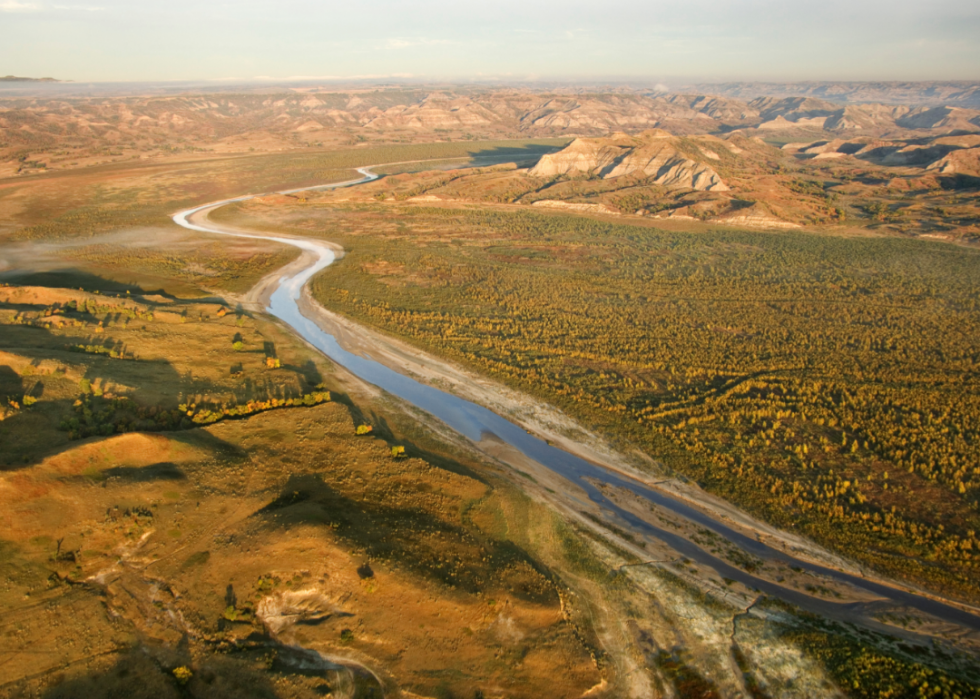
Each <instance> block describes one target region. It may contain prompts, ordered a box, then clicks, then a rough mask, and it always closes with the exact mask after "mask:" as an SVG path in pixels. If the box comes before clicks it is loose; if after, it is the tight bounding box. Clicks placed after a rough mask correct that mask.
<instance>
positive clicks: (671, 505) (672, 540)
mask: <svg viewBox="0 0 980 699" xmlns="http://www.w3.org/2000/svg"><path fill="white" fill-rule="evenodd" d="M358 172H359V173H360V174H361V175H363V177H362V178H361V179H358V180H350V181H347V182H340V183H337V184H332V185H321V186H317V187H304V188H300V189H291V190H286V191H282V192H278V193H279V194H292V193H296V192H300V191H308V190H316V189H331V188H337V187H348V186H352V185H356V184H362V183H364V182H370V181H371V180H374V179H377V177H378V176H377V175H375V174H373V173H372V172H371V171H370V170H369V169H368V168H361V169H358ZM256 196H262V195H251V196H243V197H237V198H234V199H226V200H223V201H219V202H212V203H210V204H205V205H203V206H198V207H196V208H193V209H188V210H186V211H182V212H180V213H178V214H176V215H174V217H173V220H174V222H175V223H177V224H178V225H180V226H183V227H184V228H187V229H189V230H193V231H199V232H202V233H214V234H219V235H232V236H238V237H244V238H255V239H260V240H271V241H275V242H278V243H282V244H284V245H291V246H294V247H297V248H299V249H301V250H303V251H304V252H306V253H308V254H309V255H310V256H311V257H312V260H313V261H312V263H311V264H309V265H308V266H307V267H305V268H303V269H302V270H300V271H299V272H296V273H295V274H292V275H291V276H284V277H282V278H281V279H280V280H279V282H278V285H277V286H276V288H275V290H274V291H273V292H272V294H271V297H270V300H269V304H268V308H267V311H268V312H269V313H270V314H272V315H273V316H275V317H277V318H279V319H280V320H282V321H284V322H285V323H286V324H288V325H289V326H290V327H292V328H293V329H294V330H295V331H296V332H297V333H298V334H299V335H300V336H301V337H302V338H303V339H305V340H306V341H307V342H309V343H310V344H311V345H313V346H314V347H316V348H317V349H318V350H320V351H321V352H322V353H323V354H324V355H326V356H327V357H328V358H330V359H331V360H332V361H334V362H336V363H337V364H339V365H341V366H343V367H344V368H346V369H347V370H348V371H350V372H351V373H353V374H354V375H355V376H357V377H359V378H361V379H363V380H364V381H367V382H368V383H371V384H374V385H375V386H378V387H379V388H382V389H384V390H385V391H387V392H389V393H391V394H393V395H395V396H398V397H399V398H401V399H403V400H405V401H407V402H409V403H411V404H412V405H414V406H416V407H418V408H420V409H421V410H423V411H425V412H427V413H429V414H430V415H432V416H434V417H435V418H437V419H439V420H441V421H442V422H443V423H445V424H446V425H447V426H448V427H450V428H451V429H453V430H455V431H456V432H457V433H459V434H461V435H463V436H464V437H466V438H467V439H469V440H471V441H472V442H474V443H479V442H480V441H481V440H482V439H484V438H485V437H486V436H487V435H493V436H495V437H496V438H497V439H499V440H501V441H502V442H505V443H506V444H508V445H510V446H511V447H513V448H515V449H517V450H518V451H519V452H520V453H522V454H523V455H524V456H526V457H528V458H529V459H532V460H533V461H536V462H537V463H539V464H541V465H542V466H544V467H546V468H548V469H550V470H552V471H554V472H556V473H557V474H559V475H561V476H563V477H565V478H567V479H568V480H569V481H571V482H573V483H575V484H577V485H578V486H580V487H581V488H582V489H584V490H585V492H586V493H587V494H588V496H589V498H590V499H591V500H592V501H593V502H595V503H596V504H597V505H599V506H600V507H602V508H603V509H605V510H607V511H609V512H611V513H613V514H615V515H617V516H618V517H619V518H620V519H621V520H623V521H625V522H628V523H629V525H631V526H632V527H633V528H634V529H635V530H637V531H639V532H642V533H643V534H645V535H648V536H651V537H654V538H656V539H659V540H660V541H662V542H664V543H665V544H667V545H668V546H670V547H671V548H673V549H674V550H675V551H677V553H678V555H680V556H685V557H687V558H689V559H691V560H693V561H697V562H698V563H701V564H703V565H706V566H709V567H711V568H713V569H714V570H716V571H717V572H718V574H719V575H721V576H724V577H726V578H730V579H732V580H737V581H738V582H740V583H742V584H744V585H746V586H748V587H750V588H755V589H756V590H758V591H760V592H761V593H764V594H766V595H770V596H772V597H775V598H778V599H782V600H784V601H786V602H790V603H792V604H795V605H797V606H799V607H801V608H802V609H806V610H809V611H815V612H818V613H828V612H832V613H834V616H836V617H838V618H847V616H848V614H849V612H850V611H854V612H856V611H857V610H856V608H855V606H859V605H860V603H850V604H844V603H835V602H830V601H827V600H824V599H818V598H816V597H813V596H811V595H808V594H805V593H803V592H800V591H798V590H794V589H792V588H789V587H785V586H782V585H779V584H777V583H774V582H771V581H769V580H765V579H762V578H758V577H756V576H754V575H752V574H750V573H748V572H746V571H745V570H742V569H741V568H736V567H734V566H732V565H730V564H729V563H727V562H726V561H724V560H722V559H720V558H718V557H716V556H714V555H712V554H711V553H709V552H708V551H706V550H705V549H703V548H701V547H700V546H698V545H697V544H695V543H694V542H692V541H690V540H688V539H686V538H684V537H682V536H679V535H677V534H675V533H672V532H669V531H665V530H663V529H660V528H658V527H656V526H654V525H652V524H650V523H649V522H647V521H645V520H643V519H641V518H639V517H637V516H636V515H634V514H633V513H631V512H629V511H627V510H625V509H623V508H621V507H619V506H618V505H617V504H615V503H614V502H612V501H611V500H609V498H607V497H606V496H605V495H604V494H603V493H602V491H601V490H600V489H599V488H598V487H597V486H596V485H595V483H600V484H605V485H608V486H612V487H618V488H624V489H627V490H629V491H631V492H632V493H634V494H636V495H638V496H640V497H641V498H644V499H646V500H647V501H649V502H650V503H652V504H655V505H657V506H658V507H662V508H664V509H667V510H669V511H671V512H673V513H674V514H676V515H679V516H681V517H683V518H685V519H687V520H689V521H691V522H694V523H696V524H698V525H700V526H702V527H705V528H707V529H710V530H711V531H713V532H715V533H717V534H718V535H720V536H721V537H723V538H725V539H727V540H728V541H730V542H732V543H733V544H736V545H737V546H739V547H741V548H742V549H744V550H745V551H747V552H749V553H751V554H753V555H755V556H758V557H761V558H767V559H771V560H775V561H782V562H784V563H787V564H790V565H794V566H798V567H800V568H803V569H805V570H808V571H810V572H812V573H815V574H818V575H824V576H827V577H829V578H833V579H835V580H839V581H841V582H845V583H849V584H851V585H853V586H855V587H857V588H860V589H862V590H866V591H868V592H870V593H873V594H874V595H877V596H879V597H881V598H882V599H883V600H887V601H889V602H892V603H894V604H897V605H902V606H906V607H909V608H912V609H916V610H919V611H921V612H925V613H927V614H930V615H932V616H934V617H937V618H939V619H942V620H944V621H948V622H951V623H954V624H958V625H962V626H966V627H969V628H971V629H974V630H980V616H977V615H975V614H971V613H969V612H967V611H964V610H962V609H959V608H957V607H955V606H953V605H950V604H945V603H943V602H941V601H938V600H935V599H932V598H930V597H926V596H923V595H917V594H914V593H912V592H908V591H906V590H902V589H899V588H896V587H892V586H890V585H886V584H883V583H880V582H875V581H872V580H868V579H866V578H863V577H860V576H857V575H852V574H849V573H845V572H842V571H839V570H835V569H831V568H827V567H824V566H821V565H818V564H815V563H812V562H809V561H806V560H801V559H796V558H794V557H792V556H790V555H789V554H787V553H785V552H783V551H780V550H778V549H775V548H773V547H771V546H768V545H766V544H764V543H762V542H760V541H758V540H756V539H754V538H752V537H750V536H747V535H745V534H744V533H742V532H739V531H736V530H734V529H732V528H731V527H728V526H726V525H725V524H724V523H722V522H720V521H718V520H717V519H715V518H714V517H712V516H710V515H709V514H707V513H706V512H704V511H701V510H699V509H697V508H695V507H692V506H691V505H688V504H686V503H684V502H682V501H681V500H679V499H676V498H674V497H671V496H670V495H667V494H666V493H664V492H661V491H658V490H654V489H651V488H649V487H647V486H645V485H643V484H642V483H640V482H638V481H635V480H632V479H631V478H629V477H628V476H625V475H622V474H620V473H618V472H615V471H612V470H609V469H606V468H603V467H602V466H600V465H597V464H594V463H592V462H590V461H587V460H585V459H583V458H580V457H578V456H576V455H574V454H571V453H569V452H566V451H563V450H561V449H558V448H557V447H554V446H551V445H550V444H548V443H546V442H545V441H544V440H542V439H539V438H537V437H535V436H533V435H531V434H528V433H527V432H526V431H525V429H524V428H522V427H520V426H518V425H516V424H514V423H513V422H510V421H509V420H507V419H505V418H503V417H501V416H500V415H497V414H496V413H494V412H492V411H490V410H488V409H487V408H484V407H482V406H480V405H477V404H476V403H472V402H470V401H467V400H465V399H462V398H459V397H458V396H455V395H452V394H450V393H446V392H444V391H441V390H439V389H436V388H433V387H432V386H429V385H426V384H423V383H420V382H418V381H415V380H414V379H412V378H409V377H408V376H405V375H404V374H400V373H398V372H397V371H395V370H393V369H391V368H389V367H388V366H386V365H384V364H381V363H379V362H376V361H374V360H372V359H369V358H366V357H362V356H359V355H357V354H354V353H352V352H349V351H347V350H345V349H344V348H343V347H341V346H340V343H339V342H338V341H337V339H336V338H335V337H334V336H333V335H330V334H328V333H327V332H325V331H324V330H323V329H321V328H320V327H319V326H318V325H317V324H316V323H315V322H314V321H313V320H312V319H310V318H308V317H306V316H305V315H303V314H302V313H301V311H300V306H299V300H300V296H301V293H302V291H303V288H304V287H305V285H306V284H307V282H309V280H310V279H311V278H312V277H313V276H314V275H315V274H316V273H317V272H320V271H321V270H323V269H324V268H326V267H327V266H329V265H330V264H331V263H332V262H333V261H334V260H335V259H336V256H335V254H334V251H333V250H332V249H331V248H330V247H329V246H328V245H325V244H323V243H321V242H318V241H315V240H309V239H304V238H287V237H280V236H275V235H260V234H253V233H243V232H240V231H235V230H229V229H223V228H221V227H219V226H218V225H216V224H214V223H212V222H210V221H209V220H207V218H206V215H207V214H208V213H210V211H212V210H214V209H216V208H218V207H221V206H224V205H225V204H230V203H232V202H239V201H246V200H248V199H252V198H254V197H256ZM195 214H198V217H197V219H200V220H195V221H191V220H190V217H192V216H194V215H195Z"/></svg>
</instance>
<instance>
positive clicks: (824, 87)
mask: <svg viewBox="0 0 980 699" xmlns="http://www.w3.org/2000/svg"><path fill="white" fill-rule="evenodd" d="M680 90H682V91H693V92H702V93H707V94H713V95H719V96H723V97H733V98H735V99H739V100H746V101H750V100H753V99H755V98H757V97H776V98H779V97H813V98H817V99H824V100H828V101H831V102H836V103H838V104H868V103H881V104H902V105H907V106H914V107H921V106H927V107H928V106H933V107H934V106H938V105H955V106H960V107H980V83H978V82H973V81H968V80H954V81H925V82H912V81H906V82H884V81H882V82H798V83H764V82H729V83H696V84H692V85H689V86H684V87H682V88H680ZM651 94H656V93H651Z"/></svg>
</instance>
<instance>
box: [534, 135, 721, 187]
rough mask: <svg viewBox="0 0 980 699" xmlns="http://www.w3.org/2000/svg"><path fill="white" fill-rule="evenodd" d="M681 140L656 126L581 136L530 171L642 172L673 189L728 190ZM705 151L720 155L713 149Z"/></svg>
mask: <svg viewBox="0 0 980 699" xmlns="http://www.w3.org/2000/svg"><path fill="white" fill-rule="evenodd" d="M679 141H680V140H679V139H678V138H677V137H675V136H671V135H670V134H669V133H667V132H666V131H660V130H656V129H654V130H650V131H644V132H643V133H641V134H640V135H639V136H636V137H632V136H628V135H626V134H622V133H618V134H614V135H613V136H610V137H609V138H577V139H575V140H574V141H573V142H572V143H571V144H569V145H568V147H567V148H565V149H564V150H562V151H559V152H558V153H553V154H551V155H546V156H544V157H542V158H541V160H540V161H539V162H538V164H537V165H535V167H534V168H533V169H532V170H531V171H530V172H529V174H530V175H532V176H534V177H554V176H556V175H565V174H569V173H573V174H576V173H580V174H588V175H593V176H598V177H601V178H603V179H612V178H614V177H623V176H624V175H633V174H642V175H645V176H646V177H650V178H653V183H654V184H659V185H662V186H664V187H669V188H672V189H675V188H676V189H682V188H683V189H695V190H700V191H713V192H723V191H727V190H728V187H727V186H726V185H725V183H724V182H722V179H721V177H720V176H719V175H718V173H717V172H715V171H714V170H713V169H712V168H711V167H710V166H708V165H706V164H705V163H703V162H700V161H698V160H693V159H691V158H690V157H688V156H687V155H685V154H684V152H682V149H681V148H680V142H679ZM702 155H704V157H706V158H712V159H717V158H718V156H717V154H715V153H713V152H710V151H709V152H702Z"/></svg>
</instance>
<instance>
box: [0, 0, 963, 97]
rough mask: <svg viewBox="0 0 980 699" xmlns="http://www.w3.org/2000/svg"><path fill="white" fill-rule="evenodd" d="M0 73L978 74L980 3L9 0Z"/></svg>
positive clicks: (133, 76) (478, 76)
mask: <svg viewBox="0 0 980 699" xmlns="http://www.w3.org/2000/svg"><path fill="white" fill-rule="evenodd" d="M0 37H2V38H0V75H7V74H12V75H20V76H27V77H48V76H50V77H54V78H59V79H65V80H75V81H99V82H102V81H144V80H145V81H160V80H225V79H233V80H254V79H272V80H287V79H295V78H312V79H327V78H347V79H350V78H364V77H372V78H388V77H390V78H393V79H399V78H411V79H428V80H479V81H482V80H486V81H513V82H517V81H525V80H555V79H560V80H602V79H611V80H612V79H625V80H629V79H645V80H659V81H666V80H668V79H669V80H684V79H686V80H692V81H729V80H977V79H980V38H978V37H980V2H978V1H977V0H929V1H928V2H927V1H924V0H889V1H884V0H846V1H844V0H683V1H677V0H643V1H640V0H588V1H582V0H562V1H560V2H559V1H556V0H481V1H479V2H472V1H471V2H465V1H464V0H451V1H450V0H412V1H411V2H409V1H407V0H405V1H403V0H353V1H352V2H347V3H339V2H334V1H333V0H326V1H323V0H321V1H319V2H317V1H314V0H276V1H275V2H272V1H269V0H238V1H237V2H228V3H226V2H210V1H208V0H196V1H192V0H166V1H162V0H157V1H154V2H148V1H146V0H0Z"/></svg>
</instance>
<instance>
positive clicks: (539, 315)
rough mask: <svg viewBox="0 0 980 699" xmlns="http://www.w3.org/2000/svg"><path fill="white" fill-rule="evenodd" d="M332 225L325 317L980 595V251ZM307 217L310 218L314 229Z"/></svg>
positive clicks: (772, 517)
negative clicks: (360, 326)
mask: <svg viewBox="0 0 980 699" xmlns="http://www.w3.org/2000/svg"><path fill="white" fill-rule="evenodd" d="M392 213H393V212H392V211H391V209H390V207H389V208H388V209H387V210H385V211H381V210H380V209H378V208H374V207H350V208H347V209H340V208H331V209H329V210H326V209H321V210H320V211H318V212H316V214H315V215H314V219H315V220H313V219H307V220H302V221H298V222H297V223H296V225H297V227H299V228H302V229H303V232H304V233H305V234H307V235H308V234H309V233H310V231H311V229H313V228H317V229H320V230H323V228H324V226H326V227H327V228H329V229H330V237H331V238H332V239H335V240H338V242H342V243H343V244H344V245H345V247H347V248H348V249H349V250H350V251H351V252H350V254H349V256H348V257H347V258H346V259H345V260H344V261H343V262H342V263H341V264H338V265H335V266H334V267H331V269H330V270H329V272H327V273H325V274H323V275H321V276H320V277H318V278H317V279H316V280H315V282H314V293H315V295H316V297H317V298H318V299H319V300H320V301H321V302H323V303H324V304H325V305H326V306H327V307H328V308H332V309H335V310H338V311H341V312H343V313H345V314H347V315H349V316H351V317H353V318H356V319H357V320H360V321H363V322H367V323H370V324H372V325H375V326H377V327H379V328H382V329H384V330H385V331H387V332H390V333H392V334H395V335H397V336H400V337H403V338H406V339H408V340H409V341H411V342H413V343H414V344H416V345H419V346H421V347H424V348H425V349H427V350H431V351H434V352H437V353H440V354H443V355H446V356H448V357H450V358H452V359H454V360H457V361H460V362H461V363H464V364H466V365H468V366H470V367H473V368H475V369H477V370H478V371H480V372H483V373H486V374H489V375H491V376H493V377H495V378H497V379H500V380H503V381H505V382H507V383H508V384H510V385H513V386H516V387H519V388H521V389H523V390H526V391H528V392H530V393H533V394H536V395H538V396H541V397H543V398H545V399H547V400H549V401H551V402H553V403H555V404H557V405H559V406H561V407H562V408H564V409H566V410H567V411H568V412H569V413H571V414H572V415H574V416H575V417H577V418H579V419H581V420H582V421H584V422H585V423H586V424H588V425H592V426H595V427H597V428H599V429H601V430H603V431H605V432H606V433H607V434H609V435H612V436H614V437H616V438H617V439H619V440H621V441H622V442H624V443H633V444H637V445H639V446H641V447H642V449H643V450H644V451H645V452H646V453H648V454H650V455H651V456H654V457H655V458H658V459H660V460H662V461H663V462H664V463H665V464H666V465H667V466H668V467H669V468H671V469H674V470H676V471H678V472H680V473H683V474H685V475H686V476H688V477H690V478H692V479H694V480H696V481H697V482H698V483H700V484H701V486H702V487H704V488H705V489H707V490H710V491H712V492H714V493H716V494H718V495H721V496H723V497H725V498H728V499H730V500H732V501H733V502H736V503H737V504H739V505H741V506H742V507H745V508H746V509H748V510H749V511H751V512H753V513H755V514H757V515H760V516H762V517H764V518H765V519H767V520H769V521H770V522H773V523H774V524H777V525H779V526H781V527H785V528H789V529H795V530H797V531H800V532H801V533H804V534H806V535H808V536H811V537H813V538H814V539H816V540H817V541H819V542H821V543H823V544H826V545H828V546H831V547H832V548H834V549H836V550H838V551H840V552H842V553H845V554H847V555H850V556H852V557H854V558H856V559H859V560H861V561H863V562H865V563H868V564H871V565H873V566H874V567H876V568H877V569H878V570H881V571H882V572H885V573H887V574H890V575H894V576H897V577H901V578H904V579H906V580H910V581H915V582H919V583H924V584H927V585H929V586H930V587H931V588H933V589H937V590H942V591H943V592H945V593H949V594H959V595H963V596H965V597H969V598H972V599H977V598H978V596H980V585H978V583H977V579H978V578H977V573H978V572H980V539H978V538H977V533H976V532H977V530H978V529H980V527H978V524H980V514H978V509H980V505H978V498H980V463H978V461H977V451H976V448H977V447H976V445H977V437H978V434H980V391H978V388H980V377H978V371H977V370H978V366H980V365H978V362H980V309H978V291H980V255H978V253H977V251H975V250H973V249H969V248H959V247H955V246H951V245H944V244H938V243H927V242H923V241H913V240H902V239H894V238H868V237H864V238H845V237H835V236H825V235H819V234H813V233H796V232H794V233H776V234H772V233H752V232H744V231H735V230H720V229H719V230H713V231H709V232H699V233H672V232H665V231H662V230H657V229H654V228H650V227H638V226H629V225H618V224H612V223H607V222H601V221H596V220H592V219H586V218H579V217H572V216H562V215H541V214H537V213H531V212H519V211H503V212H501V211H487V210H451V209H419V208H405V209H404V210H399V212H398V216H397V217H396V218H397V224H393V223H392V221H393V220H394V218H393V216H392ZM303 215H304V216H310V215H311V214H310V213H309V212H305V211H304V212H303Z"/></svg>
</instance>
